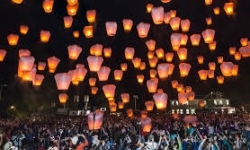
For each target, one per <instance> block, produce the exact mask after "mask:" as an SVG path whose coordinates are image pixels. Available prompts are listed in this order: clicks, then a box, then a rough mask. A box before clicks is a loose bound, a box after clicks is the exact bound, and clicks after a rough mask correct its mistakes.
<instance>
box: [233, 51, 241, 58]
mask: <svg viewBox="0 0 250 150" xmlns="http://www.w3.org/2000/svg"><path fill="white" fill-rule="evenodd" d="M234 59H235V60H241V53H240V52H235V54H234Z"/></svg>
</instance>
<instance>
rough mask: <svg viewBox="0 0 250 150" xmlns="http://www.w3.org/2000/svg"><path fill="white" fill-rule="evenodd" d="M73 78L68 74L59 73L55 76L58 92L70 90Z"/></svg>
mask: <svg viewBox="0 0 250 150" xmlns="http://www.w3.org/2000/svg"><path fill="white" fill-rule="evenodd" d="M71 78H72V77H71V75H70V74H68V73H57V74H56V75H55V80H56V85H57V90H68V88H69V85H70V82H71Z"/></svg>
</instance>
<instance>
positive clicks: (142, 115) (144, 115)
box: [141, 110, 148, 119]
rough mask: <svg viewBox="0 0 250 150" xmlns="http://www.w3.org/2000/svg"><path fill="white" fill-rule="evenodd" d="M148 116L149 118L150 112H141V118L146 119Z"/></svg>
mask: <svg viewBox="0 0 250 150" xmlns="http://www.w3.org/2000/svg"><path fill="white" fill-rule="evenodd" d="M147 116H148V112H147V111H145V110H142V111H141V118H142V119H145V118H146V117H147Z"/></svg>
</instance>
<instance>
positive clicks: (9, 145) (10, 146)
mask: <svg viewBox="0 0 250 150" xmlns="http://www.w3.org/2000/svg"><path fill="white" fill-rule="evenodd" d="M6 140H7V142H6V143H5V144H4V146H3V150H11V149H14V147H13V144H12V142H11V140H10V138H9V137H6Z"/></svg>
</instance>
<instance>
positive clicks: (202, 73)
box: [198, 70, 208, 80]
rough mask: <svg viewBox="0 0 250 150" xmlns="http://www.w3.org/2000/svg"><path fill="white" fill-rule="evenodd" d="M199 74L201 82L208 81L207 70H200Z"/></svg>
mask: <svg viewBox="0 0 250 150" xmlns="http://www.w3.org/2000/svg"><path fill="white" fill-rule="evenodd" d="M198 74H199V77H200V80H207V75H208V71H207V70H199V71H198Z"/></svg>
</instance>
